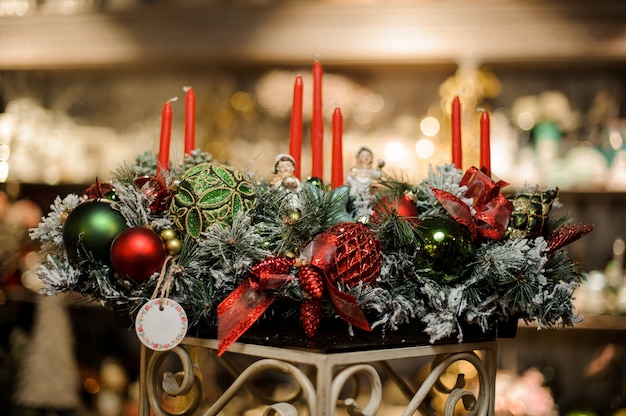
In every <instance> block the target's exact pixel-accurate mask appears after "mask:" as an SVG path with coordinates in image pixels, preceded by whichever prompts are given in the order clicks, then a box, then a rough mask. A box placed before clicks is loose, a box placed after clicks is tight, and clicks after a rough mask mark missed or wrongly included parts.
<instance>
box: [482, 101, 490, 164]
mask: <svg viewBox="0 0 626 416" xmlns="http://www.w3.org/2000/svg"><path fill="white" fill-rule="evenodd" d="M489 136H490V125H489V113H488V112H487V111H483V113H482V115H481V116H480V168H481V169H482V170H483V171H484V172H485V173H486V174H487V175H488V176H491V139H490V137H489Z"/></svg>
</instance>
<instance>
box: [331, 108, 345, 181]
mask: <svg viewBox="0 0 626 416" xmlns="http://www.w3.org/2000/svg"><path fill="white" fill-rule="evenodd" d="M342 136H343V116H342V115H341V110H340V109H339V107H336V108H335V111H333V156H332V157H333V163H332V171H331V177H330V183H331V185H332V187H333V188H337V187H339V186H341V185H343V149H342Z"/></svg>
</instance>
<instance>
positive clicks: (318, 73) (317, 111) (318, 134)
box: [311, 61, 324, 178]
mask: <svg viewBox="0 0 626 416" xmlns="http://www.w3.org/2000/svg"><path fill="white" fill-rule="evenodd" d="M322 74H323V71H322V65H321V64H320V63H319V61H315V63H314V64H313V115H312V119H311V152H312V167H313V169H312V173H311V176H312V177H314V178H322V176H323V169H324V159H323V158H324V155H323V152H324V150H323V149H324V120H323V118H322Z"/></svg>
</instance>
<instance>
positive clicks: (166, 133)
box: [159, 100, 172, 171]
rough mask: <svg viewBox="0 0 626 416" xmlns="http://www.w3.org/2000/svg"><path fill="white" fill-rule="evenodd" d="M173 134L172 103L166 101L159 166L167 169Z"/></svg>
mask: <svg viewBox="0 0 626 416" xmlns="http://www.w3.org/2000/svg"><path fill="white" fill-rule="evenodd" d="M171 135H172V105H171V104H170V100H167V101H166V102H165V105H164V106H163V111H162V114H161V140H160V142H159V168H160V169H162V170H164V171H167V170H168V169H169V158H170V138H171Z"/></svg>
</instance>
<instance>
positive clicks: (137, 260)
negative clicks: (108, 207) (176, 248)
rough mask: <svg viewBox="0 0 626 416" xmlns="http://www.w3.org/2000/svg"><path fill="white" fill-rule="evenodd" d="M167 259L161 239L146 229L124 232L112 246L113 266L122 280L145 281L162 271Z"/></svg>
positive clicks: (140, 228)
mask: <svg viewBox="0 0 626 416" xmlns="http://www.w3.org/2000/svg"><path fill="white" fill-rule="evenodd" d="M165 258H166V251H165V244H164V243H163V240H162V239H161V237H160V236H159V235H158V234H157V233H156V232H154V231H152V230H150V229H148V228H144V227H133V228H128V229H126V230H124V231H123V232H121V233H120V234H119V235H118V236H117V237H116V238H115V240H113V244H112V245H111V264H112V265H113V269H114V270H115V271H116V272H117V274H118V275H119V276H120V277H122V278H131V279H133V280H145V279H147V278H149V277H150V276H152V274H153V273H155V272H157V271H159V270H160V269H161V267H162V266H163V263H164V262H165Z"/></svg>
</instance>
